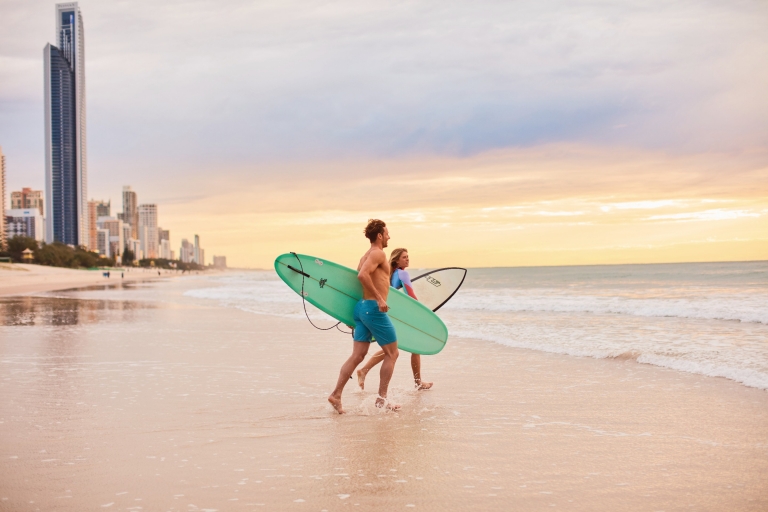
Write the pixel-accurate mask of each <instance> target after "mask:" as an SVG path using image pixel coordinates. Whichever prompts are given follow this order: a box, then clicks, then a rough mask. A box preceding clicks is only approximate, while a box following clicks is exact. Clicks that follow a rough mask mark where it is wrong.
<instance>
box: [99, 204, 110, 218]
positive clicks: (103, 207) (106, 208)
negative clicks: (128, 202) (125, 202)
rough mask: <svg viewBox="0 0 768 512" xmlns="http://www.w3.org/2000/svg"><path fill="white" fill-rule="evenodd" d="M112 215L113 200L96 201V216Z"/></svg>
mask: <svg viewBox="0 0 768 512" xmlns="http://www.w3.org/2000/svg"><path fill="white" fill-rule="evenodd" d="M111 216H112V201H111V200H109V201H104V200H102V201H96V218H97V219H98V218H99V217H111Z"/></svg>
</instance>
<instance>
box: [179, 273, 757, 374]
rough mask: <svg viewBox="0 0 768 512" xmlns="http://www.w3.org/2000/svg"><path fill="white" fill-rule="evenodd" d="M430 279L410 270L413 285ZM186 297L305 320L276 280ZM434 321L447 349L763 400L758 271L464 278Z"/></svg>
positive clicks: (259, 277)
mask: <svg viewBox="0 0 768 512" xmlns="http://www.w3.org/2000/svg"><path fill="white" fill-rule="evenodd" d="M426 270H427V269H409V271H410V273H411V275H412V276H416V275H418V274H419V273H421V272H424V271H426ZM203 283H204V285H203ZM184 295H185V296H186V297H187V298H190V299H195V300H202V301H216V302H217V303H218V304H219V305H223V306H226V307H232V308H237V309H241V310H244V311H248V312H250V313H254V314H260V315H272V316H283V317H289V318H302V317H303V316H304V311H303V309H302V301H301V300H300V298H299V297H298V296H297V295H296V294H295V293H293V292H292V291H291V290H289V289H288V287H287V286H285V285H284V284H283V283H282V281H280V279H279V278H278V277H277V276H276V274H275V273H274V272H272V271H250V272H233V273H227V274H224V275H219V276H210V277H205V278H201V286H200V287H197V288H193V289H191V290H188V291H186V292H185V294H184ZM307 310H308V312H309V315H310V317H311V318H312V319H313V321H314V322H315V323H317V324H319V325H322V326H326V327H327V326H331V325H333V324H334V323H335V322H334V321H333V320H332V319H331V318H330V317H328V316H327V315H325V314H324V313H322V312H321V311H319V310H317V309H315V308H314V307H313V306H311V305H310V304H307ZM438 314H439V316H440V317H441V318H442V319H443V320H444V322H445V323H446V325H447V326H448V330H449V333H450V336H451V337H452V338H453V337H458V338H473V339H480V340H485V341H487V342H488V343H496V344H500V345H504V346H508V347H514V348H521V349H529V350H537V351H543V352H551V353H558V354H567V355H571V356H576V357H593V358H600V359H611V358H613V359H618V360H630V359H631V360H635V361H637V362H638V363H644V364H650V365H656V366H663V367H666V368H671V369H674V370H679V371H684V372H690V373H697V374H702V375H708V376H712V377H724V378H727V379H731V380H734V381H736V382H739V383H741V384H744V385H746V386H750V387H755V388H759V389H768V262H766V261H757V262H729V263H674V264H650V265H594V266H569V267H516V268H478V269H469V271H468V273H467V278H466V280H465V282H464V285H463V286H462V288H461V290H460V291H459V292H458V293H457V294H456V295H455V296H454V297H453V299H451V301H450V302H448V303H447V304H446V305H445V306H443V308H442V309H440V310H439V311H438ZM445 350H450V338H449V341H448V346H447V347H446V349H445ZM437 357H439V356H437Z"/></svg>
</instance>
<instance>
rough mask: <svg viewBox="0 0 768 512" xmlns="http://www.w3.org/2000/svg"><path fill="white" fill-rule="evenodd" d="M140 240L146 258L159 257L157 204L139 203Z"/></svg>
mask: <svg viewBox="0 0 768 512" xmlns="http://www.w3.org/2000/svg"><path fill="white" fill-rule="evenodd" d="M139 240H140V241H141V250H142V251H143V252H144V257H145V258H148V259H151V258H157V257H158V250H157V249H158V243H157V242H158V238H157V205H156V204H140V205H139Z"/></svg>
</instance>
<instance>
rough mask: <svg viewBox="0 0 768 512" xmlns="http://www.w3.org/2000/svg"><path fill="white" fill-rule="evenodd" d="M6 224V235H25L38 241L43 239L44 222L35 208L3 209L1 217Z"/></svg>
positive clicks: (11, 236) (8, 237) (9, 237)
mask: <svg viewBox="0 0 768 512" xmlns="http://www.w3.org/2000/svg"><path fill="white" fill-rule="evenodd" d="M3 219H4V221H5V226H6V231H5V234H6V237H7V239H9V240H10V239H11V238H13V237H15V236H27V237H29V238H34V239H35V240H37V241H38V242H43V241H45V222H44V221H43V216H42V215H40V210H38V209H37V208H27V209H21V208H11V209H10V210H5V215H4V217H3Z"/></svg>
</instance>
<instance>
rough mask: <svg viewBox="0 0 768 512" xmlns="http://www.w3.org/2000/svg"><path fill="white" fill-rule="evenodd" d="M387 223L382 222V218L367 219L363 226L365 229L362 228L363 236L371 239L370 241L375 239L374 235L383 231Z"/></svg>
mask: <svg viewBox="0 0 768 512" xmlns="http://www.w3.org/2000/svg"><path fill="white" fill-rule="evenodd" d="M386 226H387V225H386V224H384V221H383V220H379V219H368V225H367V226H365V229H364V230H363V233H365V238H367V239H368V240H370V241H371V243H373V242H375V241H376V237H378V236H379V234H380V233H384V228H385V227H386Z"/></svg>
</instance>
